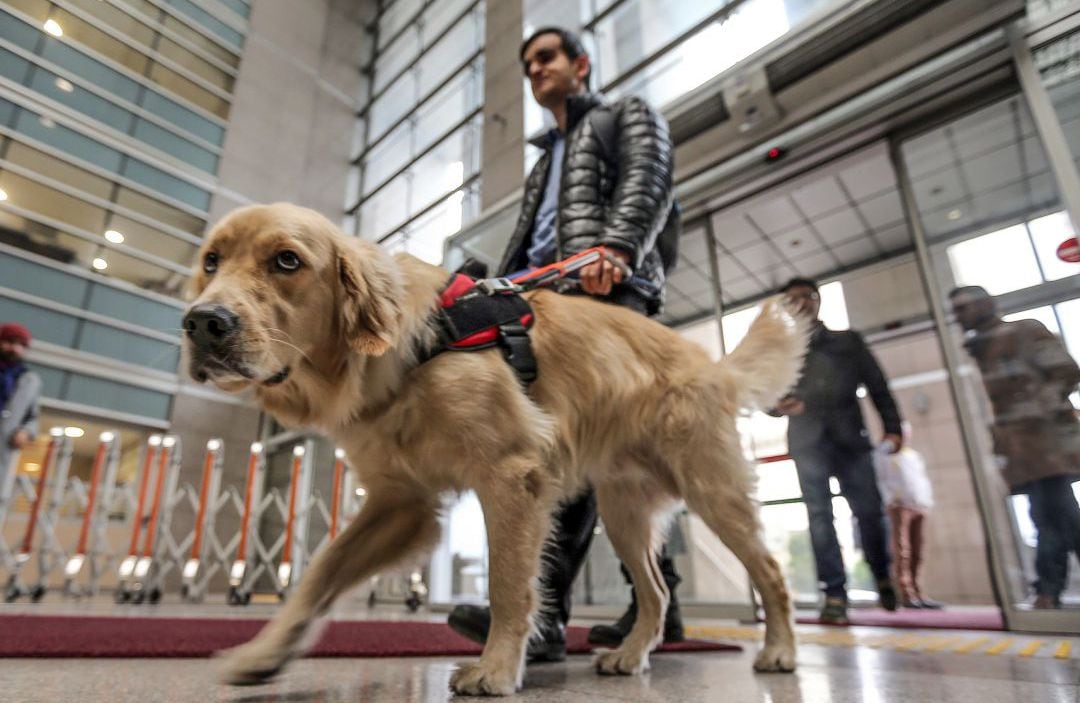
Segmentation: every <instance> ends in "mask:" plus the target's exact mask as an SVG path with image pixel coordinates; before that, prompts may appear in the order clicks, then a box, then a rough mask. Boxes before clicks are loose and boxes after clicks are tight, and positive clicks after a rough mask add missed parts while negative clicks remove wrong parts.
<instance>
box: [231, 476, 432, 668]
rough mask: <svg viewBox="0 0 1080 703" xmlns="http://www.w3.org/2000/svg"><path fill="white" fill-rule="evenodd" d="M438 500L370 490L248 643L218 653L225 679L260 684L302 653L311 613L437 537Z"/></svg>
mask: <svg viewBox="0 0 1080 703" xmlns="http://www.w3.org/2000/svg"><path fill="white" fill-rule="evenodd" d="M436 512H437V504H436V503H434V502H433V501H432V499H431V498H430V497H429V496H414V495H402V494H400V493H396V494H393V495H391V493H390V491H389V490H386V489H382V490H371V489H369V494H368V499H367V501H366V502H365V503H364V507H363V509H362V510H361V511H360V514H359V515H357V517H356V519H355V520H353V521H352V523H350V524H349V526H348V527H347V528H345V530H344V531H343V532H342V533H341V534H340V535H338V536H337V538H335V539H334V541H332V542H331V543H330V544H328V545H327V546H326V547H325V548H324V549H322V550H321V551H320V552H318V553H317V554H316V555H315V558H314V559H313V560H312V562H311V564H310V566H309V567H308V569H307V571H306V572H305V573H304V574H303V577H302V578H301V580H300V582H299V583H298V584H297V586H296V589H295V590H294V592H293V593H292V594H291V595H290V596H289V599H288V600H287V601H285V605H284V607H282V609H281V610H280V611H279V612H278V614H277V615H276V616H275V617H274V619H273V620H271V621H270V622H269V623H267V625H266V627H264V628H263V629H262V631H261V632H260V633H259V634H258V635H257V636H256V637H255V639H253V640H252V641H250V642H248V643H247V644H243V645H240V646H239V647H236V648H234V649H230V650H228V651H226V652H225V653H224V654H223V659H222V673H223V678H224V680H225V681H226V682H227V683H231V684H234V685H249V684H257V683H262V682H263V681H266V680H268V679H270V678H272V677H273V676H274V675H275V674H277V673H278V672H279V671H280V670H281V668H282V667H284V666H285V665H286V664H287V663H288V662H289V661H290V660H292V659H295V658H296V657H297V656H299V655H301V654H302V653H303V651H302V650H303V646H304V644H305V643H304V639H305V638H304V635H305V634H307V632H308V630H309V628H310V626H311V624H312V622H313V621H314V619H315V618H316V617H318V616H319V615H322V614H323V613H325V612H326V611H327V610H328V609H329V607H330V605H331V604H332V603H333V602H334V600H335V599H336V598H337V597H338V596H340V595H341V594H342V593H343V592H344V591H345V590H347V589H348V588H350V587H351V586H353V585H355V584H356V583H358V582H360V581H361V580H362V579H364V578H367V577H369V576H372V575H374V574H376V573H377V572H379V571H381V570H383V569H385V568H386V567H388V566H390V565H392V564H394V563H396V562H400V561H402V560H404V559H406V558H408V557H409V556H410V555H412V554H415V553H416V552H418V551H420V550H422V549H424V548H427V547H430V546H431V545H433V544H434V543H435V542H436V541H437V540H438V537H439V525H438V521H437V520H436Z"/></svg>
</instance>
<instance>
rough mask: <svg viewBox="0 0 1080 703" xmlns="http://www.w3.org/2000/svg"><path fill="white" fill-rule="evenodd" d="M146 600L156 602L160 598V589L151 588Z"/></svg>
mask: <svg viewBox="0 0 1080 703" xmlns="http://www.w3.org/2000/svg"><path fill="white" fill-rule="evenodd" d="M148 600H149V601H150V602H151V603H157V602H158V601H159V600H161V589H160V588H153V589H151V590H150V594H149V596H148Z"/></svg>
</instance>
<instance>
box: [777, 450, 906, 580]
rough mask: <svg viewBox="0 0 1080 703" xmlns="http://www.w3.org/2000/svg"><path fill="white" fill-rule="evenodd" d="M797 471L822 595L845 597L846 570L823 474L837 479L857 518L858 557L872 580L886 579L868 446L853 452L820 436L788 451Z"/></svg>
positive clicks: (878, 497)
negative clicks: (820, 439) (815, 440)
mask: <svg viewBox="0 0 1080 703" xmlns="http://www.w3.org/2000/svg"><path fill="white" fill-rule="evenodd" d="M791 458H792V459H794V460H795V469H796V472H797V473H798V475H799V487H800V488H801V489H802V494H803V500H804V501H805V502H806V512H807V514H808V516H809V518H810V543H811V544H812V546H813V548H814V562H815V564H816V566H817V576H818V582H819V583H820V584H821V587H822V589H823V590H824V591H825V595H826V596H830V597H838V598H846V597H847V589H846V583H847V574H846V572H845V571H844V557H843V555H842V554H841V553H840V542H839V541H837V539H836V527H835V525H834V524H833V508H832V495H831V494H830V492H829V478H830V477H832V476H835V477H836V479H837V481H839V482H840V495H842V496H843V497H844V498H845V499H846V500H847V502H848V505H849V506H851V512H852V513H854V514H855V517H856V519H857V520H858V521H859V536H860V538H861V540H862V550H863V556H864V557H865V558H866V561H867V563H869V564H870V570H871V571H872V572H873V574H874V578H875V579H877V580H878V581H881V580H883V579H887V578H889V551H888V547H887V546H886V545H887V542H886V534H887V530H886V528H885V515H884V512H883V511H882V507H881V493H879V492H878V487H877V479H876V477H875V475H874V463H873V459H872V455H871V453H870V451H869V450H865V451H859V450H851V449H846V448H843V447H839V446H836V445H835V444H833V443H832V442H830V441H828V440H827V439H824V440H822V441H820V442H818V444H816V445H814V446H812V447H807V448H802V449H799V450H798V451H792V452H791Z"/></svg>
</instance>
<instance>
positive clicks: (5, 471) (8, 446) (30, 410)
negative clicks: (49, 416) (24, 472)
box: [0, 322, 41, 501]
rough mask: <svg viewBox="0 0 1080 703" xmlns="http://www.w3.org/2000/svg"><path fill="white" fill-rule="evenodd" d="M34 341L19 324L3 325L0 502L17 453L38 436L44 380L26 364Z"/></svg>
mask: <svg viewBox="0 0 1080 703" xmlns="http://www.w3.org/2000/svg"><path fill="white" fill-rule="evenodd" d="M30 340H31V336H30V330H28V329H26V328H25V327H23V326H22V325H20V324H18V323H17V322H8V323H6V324H3V325H0V501H3V500H5V499H6V498H7V495H8V494H9V492H10V490H9V488H10V483H11V482H10V476H9V474H10V472H11V470H12V468H13V467H12V466H11V463H12V462H11V459H12V456H13V453H14V452H16V451H18V450H20V449H22V448H23V447H25V446H26V445H27V444H29V443H30V442H32V441H34V437H35V436H36V435H37V424H38V397H39V396H40V395H41V378H40V377H39V376H38V375H37V374H36V373H34V372H33V371H31V370H29V369H28V368H27V367H26V364H24V363H23V356H25V355H26V349H27V347H29V346H30Z"/></svg>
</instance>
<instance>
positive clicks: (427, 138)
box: [414, 65, 484, 149]
mask: <svg viewBox="0 0 1080 703" xmlns="http://www.w3.org/2000/svg"><path fill="white" fill-rule="evenodd" d="M481 76H483V66H482V65H480V66H474V67H470V68H468V69H466V70H465V71H462V72H461V73H460V74H458V75H457V76H456V77H455V78H454V79H453V80H452V81H450V82H449V83H447V84H446V86H444V87H443V88H442V89H441V90H439V92H438V93H436V94H435V95H434V96H432V98H431V99H430V100H428V101H427V102H426V103H425V104H424V105H423V106H422V107H420V108H419V109H418V110H417V111H416V113H415V116H414V117H415V120H416V139H415V144H416V148H417V149H424V148H426V147H427V146H429V145H430V144H431V143H432V142H434V141H435V140H436V139H438V138H439V137H441V136H442V135H443V134H444V133H445V132H446V130H447V129H448V128H449V127H450V126H452V125H454V124H457V123H458V122H460V121H461V120H462V119H464V118H465V115H467V114H469V112H471V111H472V110H475V109H476V108H478V107H480V104H481V102H482V101H483V90H484V87H483V80H481V78H480V77H481Z"/></svg>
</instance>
